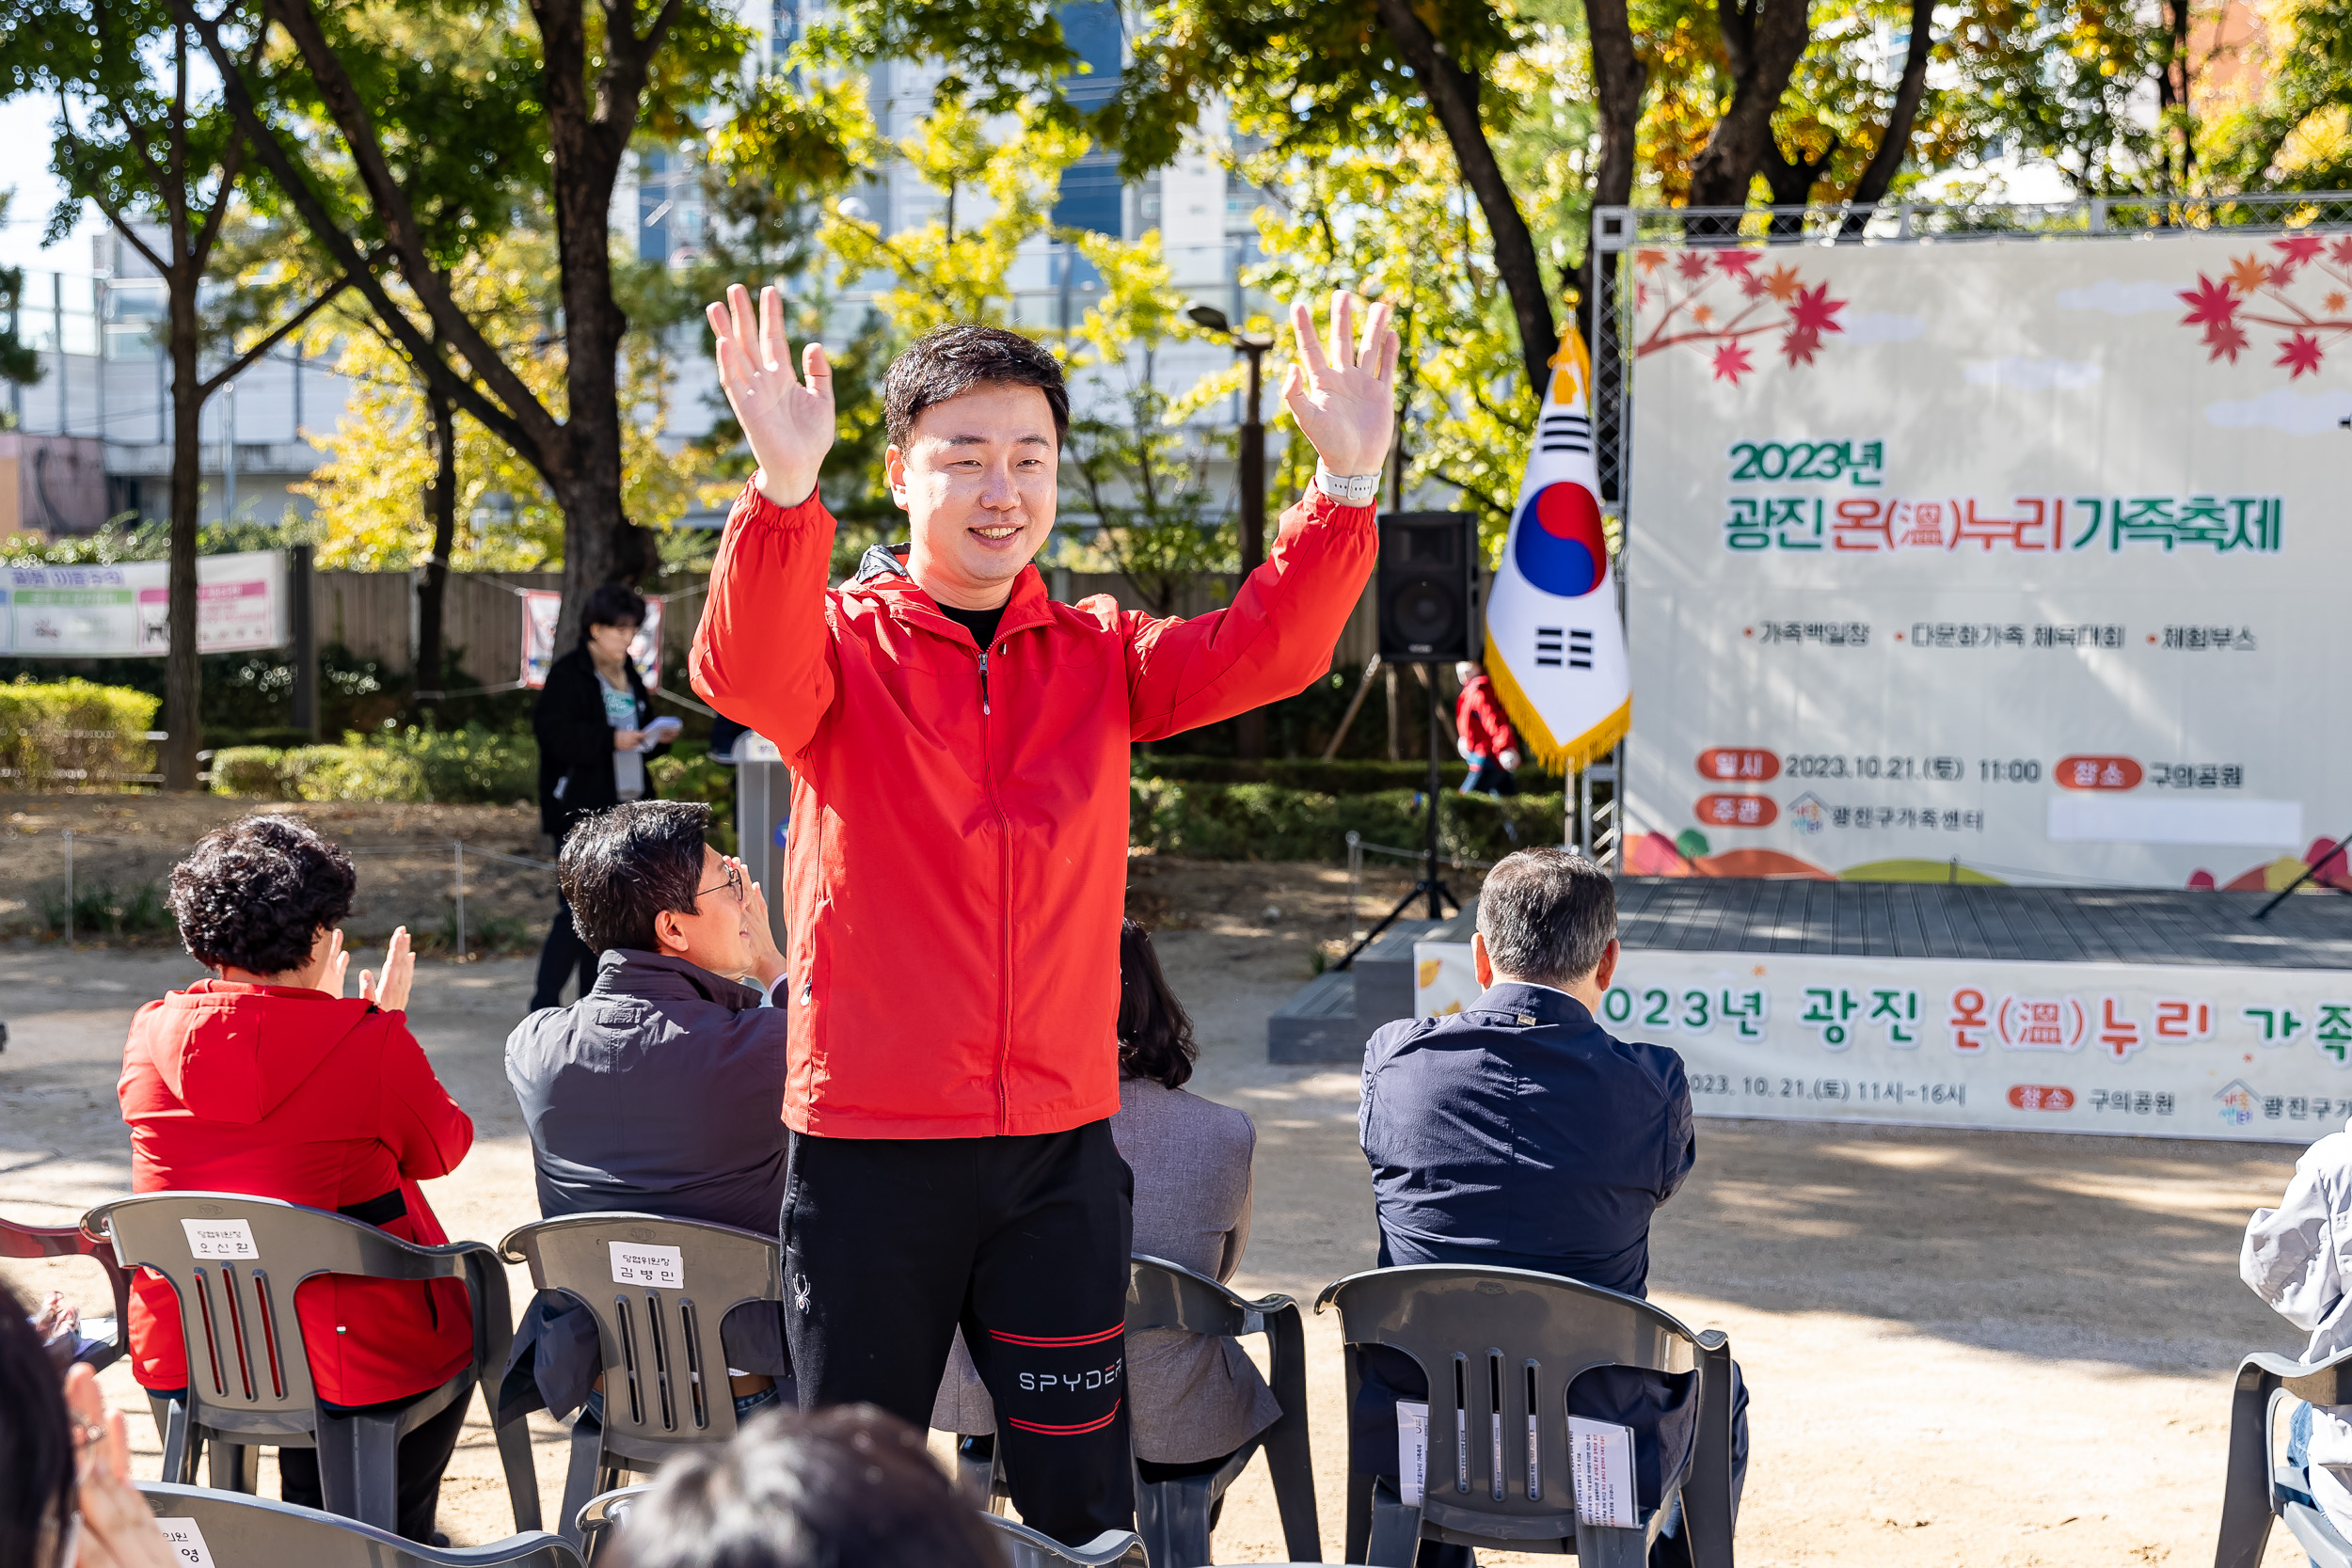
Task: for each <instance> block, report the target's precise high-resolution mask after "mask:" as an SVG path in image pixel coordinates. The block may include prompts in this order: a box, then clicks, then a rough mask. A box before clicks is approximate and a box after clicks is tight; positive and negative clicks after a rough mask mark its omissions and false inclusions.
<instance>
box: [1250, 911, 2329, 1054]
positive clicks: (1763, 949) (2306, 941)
mask: <svg viewBox="0 0 2352 1568" xmlns="http://www.w3.org/2000/svg"><path fill="white" fill-rule="evenodd" d="M2270 897H2271V895H2269V894H2266V893H2219V892H2200V891H2187V890H2183V891H2173V890H2169V889H2148V888H2049V887H1986V886H1971V885H1966V884H1962V885H1958V886H1955V885H1951V884H1947V883H1942V882H1833V881H1817V880H1810V879H1772V880H1761V879H1730V878H1721V879H1714V878H1697V877H1629V878H1624V879H1620V880H1619V881H1618V883H1617V929H1618V936H1619V940H1620V941H1622V942H1624V944H1625V946H1626V949H1627V951H1628V952H1629V953H1640V952H1660V953H1756V954H1790V955H1809V956H1814V957H1820V958H1930V959H1963V960H1965V959H1983V960H1996V961H2006V962H2026V963H2072V964H2079V963H2126V964H2152V965H2155V964H2160V965H2186V966H2211V967H2216V968H2227V969H2238V970H2265V969H2283V970H2352V897H2346V896H2344V895H2341V894H2335V893H2328V892H2321V893H2298V894H2296V895H2295V896H2294V897H2292V898H2289V899H2287V900H2285V901H2284V902H2283V903H2281V904H2280V906H2279V907H2278V908H2277V909H2276V910H2274V911H2271V913H2270V916H2269V918H2268V919H2266V920H2262V921H2259V922H2258V921H2256V920H2255V919H2254V918H2253V916H2254V913H2255V911H2258V910H2260V909H2261V908H2262V907H2263V906H2264V905H2265V904H2266V903H2268V902H2269V901H2270ZM1476 909H1477V904H1476V900H1474V899H1473V900H1472V901H1471V904H1470V908H1469V909H1468V910H1466V911H1463V912H1462V913H1461V914H1459V915H1456V916H1454V917H1453V918H1452V919H1449V920H1443V921H1432V920H1425V919H1424V920H1410V921H1406V920H1400V921H1398V922H1397V923H1396V924H1395V925H1394V926H1391V927H1389V929H1388V930H1387V931H1386V932H1384V933H1382V935H1381V938H1380V940H1379V941H1378V942H1375V943H1374V944H1373V945H1372V946H1371V947H1369V948H1366V949H1365V950H1364V952H1363V954H1362V955H1361V956H1360V957H1359V958H1357V960H1356V963H1355V965H1354V968H1353V970H1352V971H1342V970H1333V971H1330V972H1328V973H1327V974H1321V975H1318V976H1317V977H1316V978H1315V979H1314V980H1312V981H1311V982H1310V983H1309V984H1308V985H1307V986H1306V988H1305V989H1304V990H1301V991H1299V993H1298V994H1297V995H1296V996H1295V997H1293V998H1292V999H1291V1001H1290V1002H1289V1003H1288V1004H1286V1005H1285V1006H1283V1007H1282V1009H1281V1010H1280V1011H1279V1012H1278V1013H1276V1014H1275V1015H1274V1016H1273V1017H1272V1018H1271V1019H1269V1020H1268V1021H1267V1023H1266V1055H1267V1058H1268V1059H1269V1060H1271V1061H1277V1062H1346V1063H1356V1062H1359V1061H1361V1060H1362V1057H1363V1044H1364V1039H1365V1037H1367V1036H1368V1035H1370V1034H1371V1033H1372V1032H1373V1030H1375V1029H1376V1028H1378V1027H1379V1026H1380V1025H1381V1024H1383V1023H1386V1022H1389V1021H1391V1020H1392V1019H1398V1018H1404V1017H1407V1016H1409V1015H1410V1014H1411V1012H1412V1010H1413V978H1414V976H1413V944H1414V943H1415V942H1468V941H1469V940H1470V932H1471V930H1472V929H1473V928H1474V927H1475V925H1476Z"/></svg>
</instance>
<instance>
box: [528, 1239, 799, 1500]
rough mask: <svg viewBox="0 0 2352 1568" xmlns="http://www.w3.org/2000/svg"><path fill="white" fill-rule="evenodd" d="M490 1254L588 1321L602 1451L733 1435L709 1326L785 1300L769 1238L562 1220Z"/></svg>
mask: <svg viewBox="0 0 2352 1568" xmlns="http://www.w3.org/2000/svg"><path fill="white" fill-rule="evenodd" d="M499 1251H500V1252H501V1254H502V1255H503V1256H504V1257H505V1258H506V1259H507V1261H509V1262H512V1263H523V1264H527V1265H529V1267H530V1269H531V1282H532V1284H533V1285H535V1286H537V1287H538V1288H539V1289H540V1290H542V1291H563V1292H564V1294H566V1295H568V1296H571V1297H572V1298H574V1299H575V1300H577V1301H578V1302H580V1305H582V1306H583V1307H587V1308H588V1310H589V1311H590V1312H591V1313H593V1314H595V1316H596V1338H597V1341H598V1343H599V1345H600V1347H601V1351H602V1354H603V1358H604V1444H605V1447H606V1448H607V1449H610V1450H612V1451H613V1452H617V1453H620V1454H624V1455H627V1456H628V1457H629V1458H632V1459H656V1460H658V1459H660V1458H661V1457H662V1456H664V1455H665V1454H667V1453H669V1452H670V1451H672V1450H673V1449H675V1448H676V1447H677V1446H678V1445H680V1444H690V1443H723V1442H724V1441H726V1440H727V1439H728V1438H729V1437H731V1436H733V1435H734V1434H735V1402H734V1400H733V1399H732V1398H730V1397H729V1395H728V1392H727V1361H726V1354H725V1352H724V1351H723V1350H722V1349H721V1348H720V1342H719V1324H720V1322H721V1320H722V1319H723V1318H725V1316H726V1315H727V1313H728V1311H729V1310H730V1309H732V1308H733V1307H738V1306H739V1305H741V1304H742V1303H744V1302H748V1301H781V1300H783V1299H784V1262H783V1255H782V1252H781V1249H780V1248H779V1247H778V1246H777V1244H776V1238H775V1237H773V1236H767V1235H761V1234H759V1233H758V1232H755V1231H751V1230H737V1229H735V1228H733V1227H729V1226H723V1225H705V1224H702V1223H700V1222H699V1221H695V1220H674V1219H664V1218H662V1217H661V1216H660V1215H659V1214H630V1213H605V1214H571V1215H567V1216H565V1217H564V1218H562V1219H553V1220H541V1221H538V1222H537V1223H536V1224H532V1225H526V1226H523V1227H520V1228H518V1229H516V1230H514V1231H512V1232H510V1233H509V1234H508V1235H507V1237H506V1239H505V1240H504V1241H502V1242H501V1243H499Z"/></svg>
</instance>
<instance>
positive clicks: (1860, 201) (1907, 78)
mask: <svg viewBox="0 0 2352 1568" xmlns="http://www.w3.org/2000/svg"><path fill="white" fill-rule="evenodd" d="M1934 35H1935V0H1911V47H1910V48H1909V50H1908V51H1906V52H1905V53H1904V55H1903V75H1902V80H1901V81H1900V82H1899V83H1898V84H1897V86H1896V87H1895V107H1894V109H1893V110H1892V111H1891V112H1890V113H1889V114H1888V115H1887V117H1886V132H1885V134H1884V135H1882V136H1880V137H1879V145H1878V149H1877V150H1875V151H1873V152H1872V153H1871V154H1870V162H1869V166H1867V167H1866V168H1865V169H1863V171H1862V178H1861V179H1859V180H1857V181H1855V182H1854V187H1853V194H1852V195H1851V196H1850V197H1848V198H1846V199H1847V203H1848V207H1847V212H1846V221H1845V222H1844V223H1843V224H1842V225H1840V226H1839V227H1838V230H1837V237H1838V238H1839V239H1841V240H1856V239H1860V238H1861V237H1862V231H1863V230H1864V229H1865V228H1867V226H1868V224H1869V222H1870V214H1872V213H1873V212H1875V211H1876V210H1877V209H1878V204H1879V203H1880V202H1882V201H1883V200H1885V199H1886V191H1887V187H1888V186H1890V185H1892V184H1893V183H1894V182H1895V176H1896V175H1898V174H1899V173H1901V172H1902V167H1903V159H1904V158H1906V157H1908V156H1909V155H1910V152H1911V128H1912V126H1913V125H1914V124H1915V123H1916V122H1917V120H1918V118H1919V100H1920V98H1921V97H1922V96H1924V95H1925V93H1926V92H1927V86H1928V51H1929V50H1931V49H1932V48H1933V47H1934V45H1935V36H1934Z"/></svg>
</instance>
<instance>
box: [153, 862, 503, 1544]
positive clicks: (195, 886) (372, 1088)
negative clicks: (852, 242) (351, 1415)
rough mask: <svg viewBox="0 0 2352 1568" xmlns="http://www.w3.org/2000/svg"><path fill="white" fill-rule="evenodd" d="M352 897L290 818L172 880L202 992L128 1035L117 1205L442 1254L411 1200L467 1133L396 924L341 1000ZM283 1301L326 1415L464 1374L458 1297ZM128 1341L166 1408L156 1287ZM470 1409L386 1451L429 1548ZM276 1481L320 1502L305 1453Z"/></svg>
mask: <svg viewBox="0 0 2352 1568" xmlns="http://www.w3.org/2000/svg"><path fill="white" fill-rule="evenodd" d="M357 886H358V879H357V878H356V877H354V875H353V873H352V869H351V861H350V858H349V857H348V856H346V855H345V854H344V853H343V852H342V849H341V848H339V847H336V846H335V845H333V844H330V843H328V842H327V841H326V840H325V839H323V838H321V837H320V836H319V835H318V833H317V832H314V831H313V830H312V829H311V828H310V825H309V824H308V823H306V822H302V821H299V820H297V819H295V818H294V817H289V816H248V817H246V818H245V819H244V820H243V821H240V822H236V823H232V824H230V826H228V827H226V828H217V829H215V830H214V831H213V832H210V833H207V834H206V835H205V836H204V837H203V838H202V839H201V840H199V842H198V844H197V847H196V848H195V850H194V851H193V852H192V853H190V854H189V856H188V858H187V859H185V860H183V861H182V862H181V863H179V864H177V865H175V866H173V867H172V868H171V892H170V900H171V913H172V918H173V919H174V920H176V921H177V922H178V923H179V927H180V940H181V942H183V944H185V946H186V947H187V950H188V953H189V955H190V956H191V957H192V958H195V959H196V961H197V962H199V963H200V964H202V965H204V966H205V967H206V968H207V969H210V970H212V971H213V972H214V974H215V976H216V977H215V978H212V979H206V980H199V981H198V982H197V983H196V984H194V985H192V986H190V987H188V988H187V989H186V990H176V991H172V992H171V993H169V994H168V995H167V996H165V997H164V998H163V1000H161V1001H159V1002H150V1003H149V1004H147V1006H144V1007H141V1008H140V1009H139V1010H138V1012H137V1014H136V1015H135V1017H134V1018H133V1019H132V1021H131V1034H130V1037H129V1039H128V1040H127V1041H126V1042H125V1043H124V1046H123V1052H122V1080H121V1083H120V1084H119V1085H118V1090H117V1092H118V1093H119V1096H120V1099H121V1101H122V1119H123V1120H124V1121H125V1122H126V1123H128V1124H129V1126H130V1129H131V1190H132V1191H133V1192H135V1193H167V1192H215V1193H244V1194H248V1195H250V1196H254V1197H274V1198H279V1199H282V1200H283V1201H285V1202H288V1203H299V1204H302V1205H303V1206H305V1207H306V1208H310V1209H331V1210H333V1211H335V1212H338V1213H342V1214H348V1215H349V1216H351V1217H352V1218H353V1219H356V1220H359V1221H361V1222H363V1223H365V1224H368V1225H373V1226H374V1227H377V1228H378V1229H380V1230H383V1231H385V1232H387V1233H388V1234H389V1235H393V1236H397V1237H398V1238H400V1239H401V1240H402V1241H404V1242H416V1243H421V1244H422V1245H425V1246H439V1245H441V1244H442V1243H445V1242H447V1241H448V1240H449V1237H448V1236H447V1235H446V1234H444V1233H443V1231H442V1229H441V1223H440V1221H439V1220H438V1219H437V1218H436V1217H435V1216H434V1213H433V1208H432V1205H431V1204H429V1203H427V1202H426V1201H425V1196H424V1191H423V1189H422V1188H421V1186H419V1185H418V1183H419V1182H421V1181H425V1180H431V1179H433V1178H434V1177H437V1176H447V1175H448V1174H449V1173H450V1172H451V1171H453V1170H454V1169H456V1168H457V1164H458V1162H459V1161H461V1160H463V1159H464V1158H465V1157H466V1152H467V1150H468V1149H469V1148H472V1147H473V1121H472V1118H471V1117H468V1116H467V1115H466V1113H465V1112H464V1111H462V1110H460V1109H459V1108H458V1106H457V1102H456V1101H454V1100H453V1099H451V1098H450V1095H449V1091H448V1090H446V1089H444V1088H443V1087H442V1086H441V1084H440V1080H439V1079H438V1078H437V1077H435V1076H434V1072H433V1067H432V1064H431V1063H429V1062H428V1061H426V1060H425V1055H424V1050H423V1048H422V1047H421V1046H420V1045H418V1043H417V1037H415V1036H414V1035H412V1034H410V1033H409V1032H408V1022H407V1018H406V1015H405V1008H406V1007H407V1006H408V988H409V982H410V980H411V979H412V978H413V976H414V974H415V971H416V959H415V958H414V956H413V955H412V954H411V953H410V951H409V947H408V933H407V931H406V929H405V927H404V928H403V929H401V930H398V931H395V932H394V933H393V934H392V941H391V945H390V948H389V950H388V951H387V952H386V954H385V958H384V968H383V972H382V974H381V977H380V978H379V977H378V976H377V975H376V974H373V973H368V972H364V971H363V972H362V973H361V974H360V975H359V994H358V995H357V996H345V995H344V994H343V976H344V973H345V969H346V966H347V965H348V963H349V961H350V955H349V954H347V953H345V952H344V951H343V938H342V931H341V930H340V929H338V927H340V926H341V925H342V920H343V917H344V916H345V915H347V914H349V913H350V912H351V896H352V893H353V891H354V889H355V888H356V887H357ZM240 1223H242V1222H240ZM264 1261H266V1259H264ZM294 1314H295V1316H296V1317H297V1318H298V1319H299V1320H300V1322H301V1324H302V1342H303V1345H304V1347H305V1348H306V1349H307V1350H308V1351H309V1352H310V1373H311V1376H312V1378H313V1379H314V1381H315V1382H316V1384H317V1386H318V1396H319V1400H320V1402H322V1403H324V1404H326V1405H329V1406H351V1405H371V1406H378V1407H382V1406H386V1405H393V1404H398V1403H401V1402H410V1401H414V1400H416V1399H419V1398H421V1397H422V1396H423V1395H425V1394H428V1393H430V1392H432V1391H433V1390H434V1389H436V1388H438V1387H439V1386H441V1385H442V1384H444V1383H447V1382H448V1381H449V1380H450V1379H451V1378H453V1377H455V1376H456V1375H457V1374H458V1373H459V1372H461V1371H463V1370H465V1369H466V1366H467V1364H468V1363H469V1361H470V1360H471V1359H472V1357H473V1309H472V1307H470V1306H469V1304H468V1301H467V1296H466V1287H465V1283H464V1282H463V1281H462V1280H455V1279H436V1280H430V1281H424V1282H402V1281H396V1280H389V1279H350V1278H345V1277H342V1276H340V1275H320V1276H318V1277H317V1278H314V1279H307V1280H304V1281H303V1282H302V1283H301V1284H300V1285H299V1286H297V1287H296V1288H295V1290H294ZM130 1337H131V1370H132V1374H133V1375H134V1376H135V1377H136V1378H137V1379H138V1382H139V1385H140V1386H142V1387H144V1388H145V1389H146V1390H147V1391H148V1393H149V1394H150V1395H151V1396H153V1397H155V1398H158V1399H171V1398H176V1397H178V1395H179V1394H180V1393H181V1392H182V1391H183V1390H184V1389H185V1388H186V1387H187V1384H188V1364H187V1347H186V1345H185V1343H184V1341H183V1337H182V1334H181V1327H180V1304H179V1299H178V1297H177V1296H176V1295H175V1294H174V1293H173V1291H172V1288H171V1286H170V1285H169V1283H167V1281H166V1280H165V1279H164V1278H163V1277H162V1276H161V1275H150V1274H146V1273H144V1272H142V1273H141V1274H139V1275H137V1276H136V1277H135V1278H134V1279H133V1281H132V1285H131V1323H130ZM467 1404H468V1402H467V1401H464V1400H459V1401H456V1402H454V1403H453V1404H451V1405H450V1407H449V1408H448V1409H447V1410H445V1411H443V1412H442V1413H441V1414H440V1415H438V1416H436V1417H434V1418H432V1419H431V1420H428V1421H426V1422H425V1423H424V1424H423V1425H421V1426H420V1427H418V1428H417V1429H416V1430H414V1431H413V1432H411V1433H409V1434H408V1435H407V1436H405V1437H404V1438H402V1439H401V1443H400V1453H399V1459H398V1474H399V1512H398V1518H399V1528H400V1533H401V1534H403V1535H405V1536H406V1537H407V1538H408V1539H409V1540H411V1541H417V1542H430V1541H431V1540H432V1538H433V1515H434V1510H435V1506H436V1503H437V1499H438V1497H439V1494H440V1486H441V1473H442V1471H443V1470H444V1469H446V1468H447V1467H448V1465H449V1458H450V1455H451V1453H452V1452H453V1451H454V1450H455V1449H456V1446H457V1433H458V1430H459V1428H461V1427H463V1426H464V1425H465V1420H466V1409H467ZM278 1475H279V1478H280V1480H281V1481H282V1487H281V1495H282V1496H283V1497H285V1499H286V1501H288V1502H290V1503H300V1504H302V1505H303V1506H305V1507H307V1508H317V1507H318V1506H320V1498H321V1497H322V1496H323V1494H322V1492H321V1491H320V1486H319V1464H318V1454H317V1451H316V1450H315V1449H303V1448H283V1449H278Z"/></svg>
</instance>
